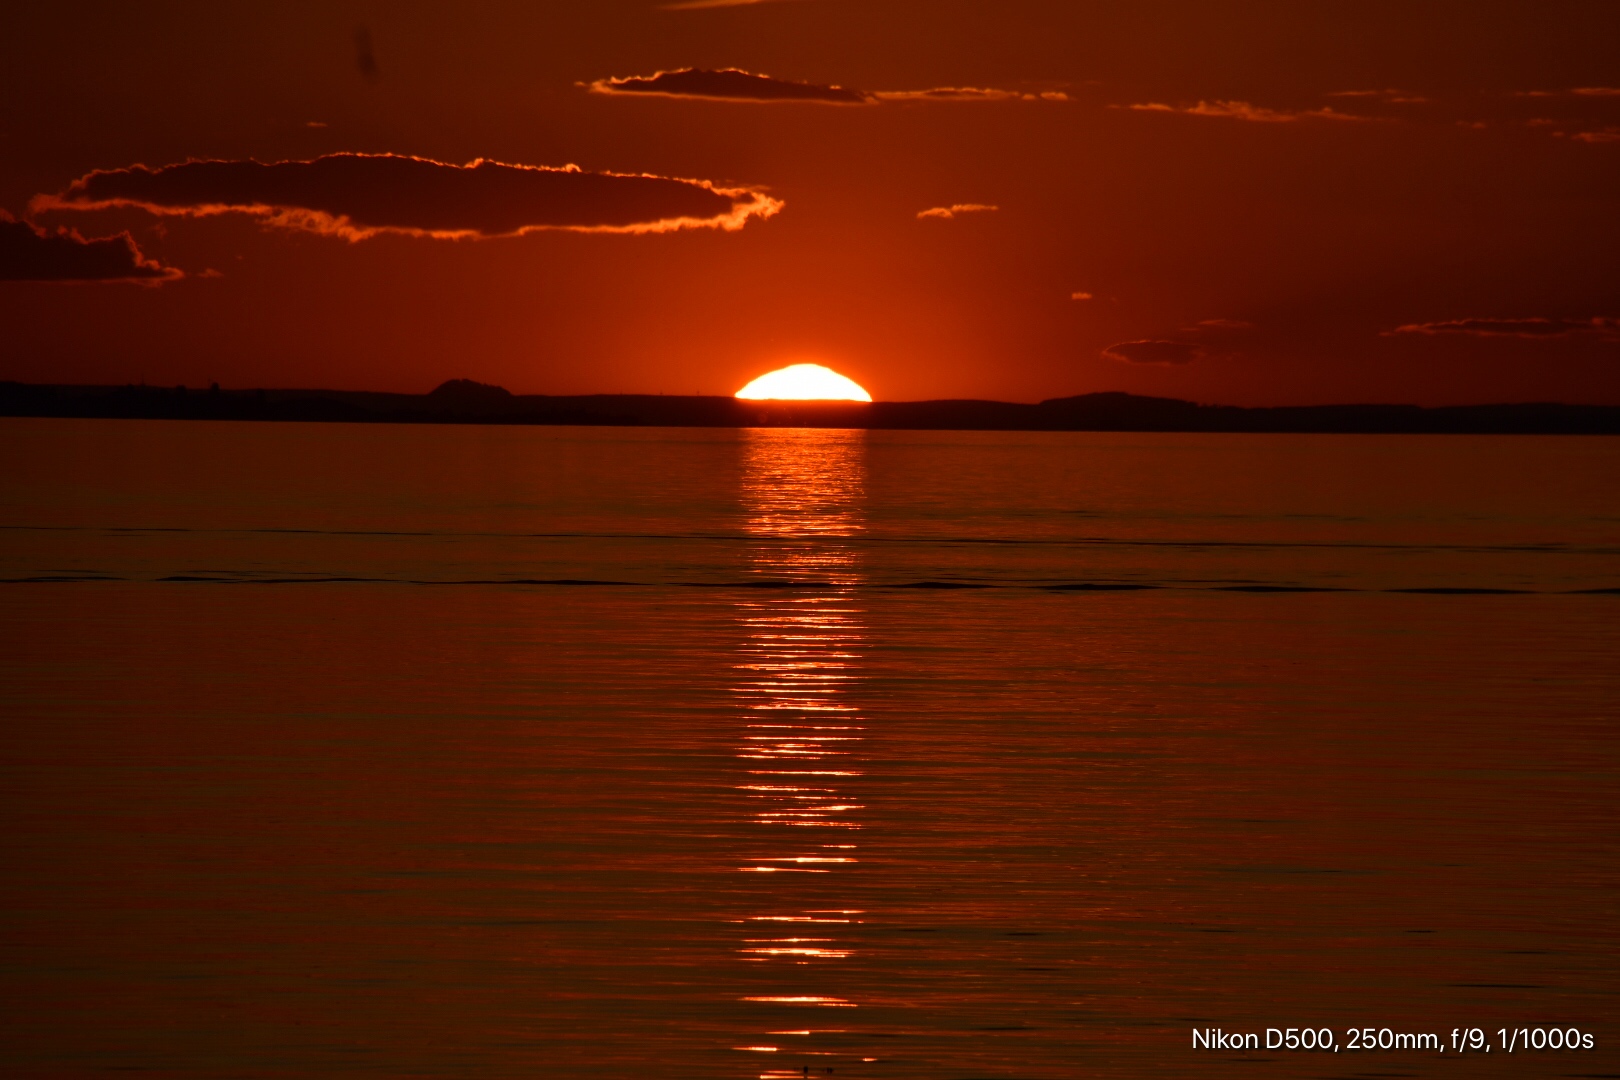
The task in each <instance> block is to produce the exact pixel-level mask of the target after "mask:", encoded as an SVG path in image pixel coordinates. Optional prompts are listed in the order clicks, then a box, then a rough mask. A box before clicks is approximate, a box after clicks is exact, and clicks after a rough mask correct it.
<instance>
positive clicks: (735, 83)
mask: <svg viewBox="0 0 1620 1080" xmlns="http://www.w3.org/2000/svg"><path fill="white" fill-rule="evenodd" d="M590 88H591V92H592V93H594V94H624V95H627V96H643V97H647V96H652V97H674V98H697V99H700V100H708V101H814V102H820V103H821V104H823V105H870V104H871V103H872V101H873V100H874V98H873V97H872V95H871V94H868V93H866V92H865V91H864V90H850V89H847V88H845V87H842V86H821V85H819V84H817V83H808V82H797V81H795V80H792V79H777V78H772V77H771V76H769V75H755V74H753V73H752V72H749V71H743V70H741V69H739V68H722V69H720V70H718V71H707V70H704V69H703V68H681V69H679V70H677V71H660V72H658V73H656V74H654V75H647V76H631V77H629V78H625V79H597V80H596V81H595V82H593V83H591V85H590Z"/></svg>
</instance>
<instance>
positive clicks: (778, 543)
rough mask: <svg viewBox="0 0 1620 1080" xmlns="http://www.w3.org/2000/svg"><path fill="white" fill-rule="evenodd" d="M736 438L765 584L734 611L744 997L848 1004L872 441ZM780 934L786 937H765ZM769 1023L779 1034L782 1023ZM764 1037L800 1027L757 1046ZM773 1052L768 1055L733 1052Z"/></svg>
mask: <svg viewBox="0 0 1620 1080" xmlns="http://www.w3.org/2000/svg"><path fill="white" fill-rule="evenodd" d="M744 438H745V442H744V444H743V466H744V467H743V480H742V506H743V511H744V515H745V519H744V527H745V529H746V531H747V534H748V535H749V537H751V538H752V540H753V543H752V544H751V545H750V547H749V556H748V566H747V572H748V573H749V574H750V575H751V576H752V577H753V579H754V581H753V582H751V583H752V584H757V585H759V586H761V587H760V588H758V589H750V590H748V594H747V595H746V596H745V597H744V598H743V599H741V600H739V601H738V602H737V609H738V610H737V615H738V619H739V622H740V624H741V627H742V629H743V631H744V634H745V637H744V640H743V643H742V645H741V656H740V658H739V660H738V662H737V664H736V665H735V675H736V682H735V683H734V685H733V689H734V691H735V694H736V700H737V702H738V705H739V707H740V709H741V711H742V714H743V718H744V719H743V723H742V728H741V730H740V732H739V737H738V741H737V748H736V756H737V758H738V760H739V761H740V762H741V763H742V764H743V773H744V779H743V780H742V782H741V783H739V784H738V785H737V791H738V793H739V794H740V795H741V796H742V797H743V799H744V800H745V805H747V806H749V807H750V808H751V809H750V811H749V818H748V820H749V822H750V824H751V825H752V826H754V827H755V832H754V835H753V837H752V841H751V848H752V850H750V851H748V852H747V853H746V854H745V855H744V858H743V859H741V860H739V864H738V865H737V867H736V869H737V870H738V871H739V872H742V873H747V874H750V875H755V877H754V880H755V881H756V882H757V883H758V891H757V893H756V894H755V899H756V901H757V903H758V904H759V905H760V906H759V908H758V909H756V911H755V912H754V913H751V914H748V915H747V916H746V917H745V919H744V920H742V922H743V925H744V926H745V927H746V930H745V931H744V936H743V937H742V938H741V940H739V941H738V944H737V951H738V954H739V956H740V957H741V958H742V959H744V960H748V961H752V962H754V963H756V964H758V965H759V968H757V969H756V971H757V973H758V975H759V978H758V979H757V980H756V983H757V984H758V985H759V987H760V992H759V993H756V994H750V995H748V996H746V997H744V998H743V1000H745V1001H750V1002H757V1003H760V1004H763V1005H770V1006H776V1007H778V1008H781V1007H788V1008H804V1007H811V1008H823V1009H824V1008H856V1007H858V1004H859V1003H858V1002H854V1001H850V1000H847V999H846V998H845V997H844V996H842V995H841V994H839V993H838V992H837V989H838V986H837V984H838V981H839V980H838V968H837V965H838V964H839V962H841V961H847V960H849V959H850V958H852V957H854V956H856V955H857V951H858V950H857V948H856V945H855V943H854V942H853V941H852V940H849V939H848V938H847V936H845V935H848V934H849V933H850V932H851V931H852V930H853V927H854V925H855V924H858V923H859V922H860V921H861V917H862V916H863V915H864V914H865V912H863V911H860V910H857V909H855V908H853V907H850V906H848V903H847V900H846V901H845V903H844V904H843V905H839V904H838V901H839V899H841V898H843V897H844V896H846V895H847V892H848V887H849V879H848V876H847V875H849V874H852V873H856V872H858V867H859V863H860V848H859V844H858V843H856V842H854V841H855V840H856V839H857V836H858V833H859V830H860V829H861V828H862V822H861V820H860V812H861V811H862V810H863V809H864V807H863V805H862V803H861V801H860V799H859V798H857V797H855V795H854V792H853V791H852V790H851V788H850V785H851V784H853V783H856V782H858V780H859V778H860V777H861V776H862V774H863V772H864V770H863V769H862V768H861V753H860V748H861V743H862V740H863V738H864V734H863V733H864V731H865V725H864V723H863V722H862V718H861V713H860V707H859V705H858V704H857V702H856V700H855V698H854V697H853V696H852V694H851V690H852V689H853V688H854V686H855V685H856V680H857V679H858V677H859V676H858V673H859V666H860V660H861V649H862V645H863V642H864V637H865V626H864V624H863V621H862V611H861V609H860V606H859V604H858V603H857V598H856V589H857V587H858V586H859V585H860V583H861V581H862V567H861V554H860V549H859V547H858V545H857V544H856V543H855V541H856V539H857V538H858V537H860V536H861V534H862V533H864V532H865V529H866V521H865V511H864V504H865V495H866V461H865V451H866V443H865V432H863V431H836V430H826V429H806V428H800V429H781V428H776V429H752V430H748V431H746V432H745V433H744ZM773 932H774V933H776V934H779V935H780V936H770V937H766V936H763V935H764V934H771V933H773ZM773 1016H774V1019H775V1024H776V1025H780V1023H781V1021H782V1019H784V1017H783V1016H782V1015H781V1014H780V1013H773ZM772 1034H774V1035H778V1036H780V1035H784V1034H794V1035H798V1034H801V1033H800V1032H798V1031H793V1032H784V1031H781V1030H777V1031H775V1032H769V1031H760V1032H758V1033H756V1036H755V1037H759V1036H766V1035H772ZM810 1034H811V1032H810V1031H808V1030H806V1031H804V1032H802V1035H804V1036H809V1035H810ZM766 1046H770V1047H771V1049H770V1050H769V1051H766V1052H773V1053H774V1052H777V1051H776V1048H775V1046H774V1045H773V1044H754V1045H751V1046H749V1047H745V1048H739V1049H748V1050H753V1051H756V1052H757V1051H764V1050H765V1048H766ZM783 1049H784V1050H786V1049H788V1048H787V1047H783ZM793 1052H794V1053H797V1054H803V1055H809V1056H814V1057H823V1056H829V1055H827V1053H826V1051H821V1052H817V1051H815V1050H811V1049H810V1048H809V1047H808V1046H804V1047H795V1048H793ZM831 1056H839V1055H831ZM783 1075H789V1073H787V1072H784V1073H783ZM791 1075H794V1076H797V1075H799V1072H798V1070H793V1071H792V1072H791Z"/></svg>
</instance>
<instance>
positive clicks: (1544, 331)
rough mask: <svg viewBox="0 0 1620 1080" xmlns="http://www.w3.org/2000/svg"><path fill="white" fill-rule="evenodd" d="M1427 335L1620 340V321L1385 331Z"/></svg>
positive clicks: (1480, 322)
mask: <svg viewBox="0 0 1620 1080" xmlns="http://www.w3.org/2000/svg"><path fill="white" fill-rule="evenodd" d="M1394 334H1422V335H1425V336H1431V337H1432V336H1437V335H1442V334H1447V335H1464V336H1467V337H1496V338H1501V337H1508V338H1529V339H1540V340H1546V339H1548V338H1573V337H1585V338H1593V337H1595V338H1599V339H1601V340H1603V341H1620V319H1610V318H1603V317H1601V316H1600V317H1598V318H1592V319H1543V318H1539V317H1538V318H1529V319H1446V320H1444V321H1441V322H1426V323H1407V324H1406V325H1404V326H1397V327H1396V328H1395V329H1393V330H1386V331H1384V335H1385V336H1386V337H1388V336H1391V335H1394Z"/></svg>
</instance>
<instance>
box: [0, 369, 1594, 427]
mask: <svg viewBox="0 0 1620 1080" xmlns="http://www.w3.org/2000/svg"><path fill="white" fill-rule="evenodd" d="M0 416H59V417H107V418H124V419H167V420H307V421H349V422H355V423H411V424H442V423H452V424H589V425H622V426H630V427H856V428H884V429H902V430H906V429H909V430H930V429H932V430H968V431H972V430H979V431H1209V432H1216V431H1233V432H1242V431H1248V432H1346V433H1353V432H1363V433H1375V432H1383V433H1409V434H1421V433H1448V434H1556V435H1616V434H1620V406H1612V405H1560V404H1557V403H1553V402H1537V403H1529V404H1514V405H1452V406H1444V407H1440V408H1423V407H1421V406H1417V405H1291V406H1280V407H1271V408H1244V407H1240V406H1236V405H1199V404H1196V403H1194V402H1191V401H1179V400H1177V399H1175V398H1158V397H1142V396H1138V395H1136V394H1124V393H1118V392H1108V393H1099V394H1081V395H1079V396H1077V397H1066V398H1052V399H1050V400H1048V401H1043V402H1041V403H1039V404H1037V405H1022V404H1016V403H1012V402H1006V401H973V400H964V401H878V402H873V403H871V404H867V403H864V402H843V401H739V400H737V399H736V398H730V397H686V396H675V395H664V394H584V395H577V396H568V397H553V396H549V395H543V394H512V393H509V392H508V391H506V390H505V389H503V388H501V387H499V386H490V385H488V384H485V383H478V382H474V381H472V380H470V379H451V380H450V381H449V382H446V383H444V384H442V385H440V386H439V387H438V388H437V389H435V390H434V391H433V392H432V393H428V394H384V393H372V392H369V391H356V390H220V389H219V388H218V387H211V388H210V389H208V390H188V389H187V388H185V387H174V388H172V389H171V388H165V387H156V386H49V385H35V384H27V383H16V382H0Z"/></svg>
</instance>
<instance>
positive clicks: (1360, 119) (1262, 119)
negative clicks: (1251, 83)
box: [1110, 101, 1375, 124]
mask: <svg viewBox="0 0 1620 1080" xmlns="http://www.w3.org/2000/svg"><path fill="white" fill-rule="evenodd" d="M1110 108H1115V109H1129V110H1131V111H1133V112H1149V113H1174V114H1177V115H1180V116H1205V117H1212V118H1216V119H1222V120H1246V121H1248V122H1250V123H1256V124H1291V123H1294V122H1296V121H1299V120H1344V121H1352V122H1356V123H1365V122H1368V121H1371V120H1373V119H1375V118H1374V117H1370V116H1356V115H1354V114H1352V113H1345V112H1339V111H1338V110H1337V109H1332V108H1325V107H1324V108H1321V109H1298V110H1288V109H1269V108H1266V107H1264V106H1261V105H1253V104H1250V103H1249V102H1247V101H1200V102H1198V104H1196V105H1166V104H1164V103H1163V102H1158V101H1149V102H1143V103H1141V104H1136V105H1113V106H1110Z"/></svg>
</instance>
